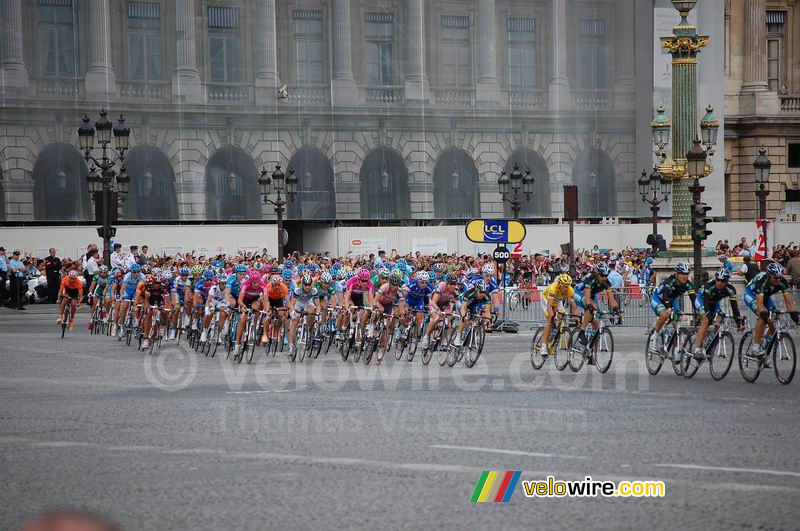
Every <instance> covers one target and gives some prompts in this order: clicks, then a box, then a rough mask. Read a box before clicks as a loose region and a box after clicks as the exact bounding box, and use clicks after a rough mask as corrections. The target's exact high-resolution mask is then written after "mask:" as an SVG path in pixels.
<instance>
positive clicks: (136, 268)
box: [131, 264, 142, 273]
mask: <svg viewBox="0 0 800 531" xmlns="http://www.w3.org/2000/svg"><path fill="white" fill-rule="evenodd" d="M141 270H142V266H140V265H139V264H131V271H132V272H134V273H138V272H139V271H141Z"/></svg>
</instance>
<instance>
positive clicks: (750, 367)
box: [739, 332, 762, 383]
mask: <svg viewBox="0 0 800 531" xmlns="http://www.w3.org/2000/svg"><path fill="white" fill-rule="evenodd" d="M752 347H753V332H745V334H744V335H743V336H742V340H741V341H740V342H739V372H741V373H742V378H744V381H745V382H747V383H753V382H755V381H756V380H758V375H759V374H761V367H762V363H761V360H759V359H758V358H755V357H753V356H752V355H751V353H750V349H751V348H752Z"/></svg>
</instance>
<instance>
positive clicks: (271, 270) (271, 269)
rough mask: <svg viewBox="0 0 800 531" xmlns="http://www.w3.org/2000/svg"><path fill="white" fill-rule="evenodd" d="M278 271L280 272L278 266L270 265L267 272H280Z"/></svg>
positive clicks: (272, 273)
mask: <svg viewBox="0 0 800 531" xmlns="http://www.w3.org/2000/svg"><path fill="white" fill-rule="evenodd" d="M280 272H281V270H280V269H279V268H278V266H272V267H270V268H269V273H270V274H271V275H274V274H276V273H277V274H280Z"/></svg>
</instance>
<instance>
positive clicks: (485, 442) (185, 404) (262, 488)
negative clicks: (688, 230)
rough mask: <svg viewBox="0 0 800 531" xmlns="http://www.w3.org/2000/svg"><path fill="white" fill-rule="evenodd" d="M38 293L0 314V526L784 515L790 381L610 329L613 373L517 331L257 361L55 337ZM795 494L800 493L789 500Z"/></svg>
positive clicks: (513, 524) (788, 517)
mask: <svg viewBox="0 0 800 531" xmlns="http://www.w3.org/2000/svg"><path fill="white" fill-rule="evenodd" d="M54 319H55V315H54V313H52V310H48V309H46V308H42V307H40V308H32V310H31V311H29V312H25V313H15V312H3V313H2V314H0V460H1V461H0V470H2V473H1V474H0V475H2V478H3V481H2V482H0V496H1V497H2V499H3V503H2V508H0V527H1V528H3V529H15V528H17V527H18V526H19V525H20V524H21V523H22V522H24V521H26V520H28V519H30V518H32V517H34V516H35V515H37V514H39V513H40V512H42V511H45V510H48V509H53V508H57V507H80V508H87V509H91V510H96V511H99V512H102V513H104V514H107V515H109V516H111V517H113V518H114V519H116V520H117V521H119V522H120V523H121V524H122V525H123V527H124V528H125V529H131V530H133V529H232V530H233V529H237V530H238V529H320V528H326V529H375V528H381V529H420V528H429V529H430V528H436V529H439V528H441V529H467V528H490V527H491V528H504V529H523V528H528V529H530V528H532V527H533V528H540V529H561V528H574V527H582V528H592V529H615V530H617V529H642V528H647V529H732V528H736V529H740V528H741V529H751V528H760V529H797V528H798V526H799V525H800V524H798V521H800V508H799V507H798V504H797V502H796V499H797V497H798V495H800V452H798V450H799V449H800V442H798V441H800V422H798V420H800V418H798V417H799V416H798V413H799V412H800V407H798V406H800V401H799V400H798V398H799V396H798V387H797V385H798V383H797V382H795V383H793V384H791V385H789V386H781V385H780V384H778V382H777V381H776V379H775V377H774V375H773V374H772V373H771V372H766V373H764V374H762V376H761V378H760V379H759V380H758V381H757V382H756V383H755V384H752V385H751V384H746V383H744V382H743V381H742V379H741V376H740V375H739V372H738V367H737V366H736V364H735V363H734V367H733V368H732V370H731V373H730V374H729V375H728V377H727V378H726V379H725V380H724V381H722V382H714V381H713V380H712V379H711V377H710V376H709V374H708V369H707V367H703V368H701V369H700V372H699V373H698V374H697V375H696V376H695V377H694V379H692V380H685V379H683V378H679V377H677V376H675V375H674V374H673V373H672V371H671V370H670V369H669V368H665V369H664V370H662V372H661V374H659V375H657V376H655V377H651V376H649V375H648V374H647V372H646V369H645V367H644V364H643V359H642V358H643V356H642V354H641V351H642V346H643V344H644V335H643V331H642V330H640V329H633V328H626V329H622V328H618V329H614V333H615V340H616V348H617V351H618V352H617V355H616V357H615V360H614V364H613V366H612V368H611V370H610V371H609V373H607V374H605V375H599V374H598V373H597V371H595V370H594V369H593V368H589V367H585V368H584V369H583V370H582V371H581V372H579V373H578V374H573V373H571V372H569V369H567V371H566V372H563V373H559V372H558V371H556V370H555V368H554V367H553V366H552V365H547V366H545V368H544V369H543V370H542V371H539V372H535V371H533V370H532V368H531V366H530V363H529V361H528V354H527V347H528V342H529V341H530V334H529V333H526V332H523V333H520V334H492V335H490V336H488V338H487V348H486V349H485V351H484V355H483V356H482V358H481V360H480V361H479V363H478V365H477V366H476V367H475V368H473V369H471V370H470V369H467V368H465V367H464V366H463V365H462V366H457V367H455V368H453V369H447V368H444V369H440V368H439V367H438V366H436V365H435V363H434V364H432V365H431V366H428V367H424V366H422V364H421V362H420V360H419V359H416V360H415V361H414V362H413V363H408V362H405V361H401V362H395V361H394V359H391V360H388V359H387V361H386V362H385V363H384V364H383V365H382V366H381V367H380V368H375V367H374V366H370V367H365V366H364V365H363V363H362V364H360V365H357V366H356V365H354V364H353V363H352V362H351V361H348V362H346V363H345V362H342V361H341V359H340V358H339V357H338V355H337V354H335V353H334V352H333V351H331V353H330V354H329V355H327V356H325V355H324V354H323V355H322V356H320V358H319V359H317V360H312V361H310V362H307V363H304V364H303V365H300V366H293V365H292V364H290V363H289V362H288V360H287V359H285V357H284V356H282V355H281V354H280V353H278V355H277V356H276V357H275V358H268V359H267V358H265V357H264V356H263V355H262V354H257V358H256V362H255V363H254V365H252V366H247V365H244V364H242V365H238V364H236V365H232V364H231V363H230V362H228V361H226V360H225V359H224V356H222V357H221V358H220V357H217V358H213V359H212V358H207V357H204V356H202V355H201V356H197V355H196V354H195V353H194V352H192V351H189V350H187V349H185V348H183V347H182V346H177V347H176V346H175V345H173V344H165V345H164V346H163V347H162V348H161V350H160V351H159V352H158V354H157V356H156V357H154V358H148V357H146V356H145V355H144V354H142V353H140V352H137V351H136V350H134V349H133V348H128V347H125V346H124V345H123V344H121V343H119V342H117V341H116V340H114V339H111V338H107V337H91V336H90V335H89V334H88V331H87V330H86V328H85V323H86V314H85V313H82V314H80V315H79V325H78V327H77V328H76V330H75V331H74V332H72V333H69V334H68V335H67V337H66V338H65V339H63V340H62V339H61V338H60V329H59V328H58V327H57V326H56V324H55V322H54ZM484 470H501V471H504V470H521V471H522V474H521V479H522V480H544V479H546V477H547V476H549V475H552V476H555V478H556V480H559V479H563V480H580V479H583V478H584V477H585V476H591V477H592V478H593V479H598V480H611V481H622V480H629V479H630V480H636V479H648V480H662V481H664V482H665V486H666V495H665V497H663V498H627V499H626V498H602V497H598V498H564V499H561V498H526V497H525V494H524V489H523V487H522V483H520V484H519V485H518V486H517V488H516V490H515V492H514V494H513V497H512V499H511V501H510V502H509V503H505V504H489V503H469V501H468V500H469V498H470V495H471V494H472V491H473V489H474V487H475V484H476V482H477V481H478V478H479V476H480V474H481V472H482V471H484ZM793 500H794V501H793Z"/></svg>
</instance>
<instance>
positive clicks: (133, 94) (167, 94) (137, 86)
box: [119, 81, 172, 101]
mask: <svg viewBox="0 0 800 531" xmlns="http://www.w3.org/2000/svg"><path fill="white" fill-rule="evenodd" d="M171 94H172V88H171V85H170V83H169V82H167V81H120V82H119V97H120V99H121V100H125V101H168V100H169V99H170V98H171Z"/></svg>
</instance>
